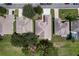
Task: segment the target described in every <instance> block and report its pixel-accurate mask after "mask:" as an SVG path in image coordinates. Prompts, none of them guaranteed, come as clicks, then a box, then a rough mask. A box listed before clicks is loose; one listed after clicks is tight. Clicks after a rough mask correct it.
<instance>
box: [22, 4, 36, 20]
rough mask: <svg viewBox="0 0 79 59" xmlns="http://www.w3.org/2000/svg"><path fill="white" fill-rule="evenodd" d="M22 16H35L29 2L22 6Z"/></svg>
mask: <svg viewBox="0 0 79 59" xmlns="http://www.w3.org/2000/svg"><path fill="white" fill-rule="evenodd" d="M23 16H25V17H28V18H31V19H32V18H33V17H34V16H35V11H34V9H33V7H32V5H30V4H26V5H25V6H24V7H23Z"/></svg>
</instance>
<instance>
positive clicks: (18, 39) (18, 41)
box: [11, 32, 23, 47]
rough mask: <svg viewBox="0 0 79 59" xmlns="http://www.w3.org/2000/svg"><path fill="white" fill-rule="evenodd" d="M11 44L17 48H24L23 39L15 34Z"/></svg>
mask: <svg viewBox="0 0 79 59" xmlns="http://www.w3.org/2000/svg"><path fill="white" fill-rule="evenodd" d="M11 44H12V45H13V46H16V47H23V37H22V36H21V35H20V34H18V33H16V32H14V33H13V35H12V39H11Z"/></svg>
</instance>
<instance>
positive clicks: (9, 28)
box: [0, 15, 14, 36]
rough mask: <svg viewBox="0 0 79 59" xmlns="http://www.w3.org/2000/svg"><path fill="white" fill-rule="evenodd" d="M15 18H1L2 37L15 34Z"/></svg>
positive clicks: (0, 31) (7, 16)
mask: <svg viewBox="0 0 79 59" xmlns="http://www.w3.org/2000/svg"><path fill="white" fill-rule="evenodd" d="M13 20H14V18H13V16H11V15H6V18H4V17H2V16H0V35H2V36H3V35H4V34H13Z"/></svg>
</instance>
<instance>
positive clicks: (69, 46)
mask: <svg viewBox="0 0 79 59" xmlns="http://www.w3.org/2000/svg"><path fill="white" fill-rule="evenodd" d="M52 42H53V44H54V46H55V47H57V48H58V55H60V56H63V55H64V56H77V55H79V41H75V42H72V41H67V40H65V38H62V37H60V36H54V37H53V39H52Z"/></svg>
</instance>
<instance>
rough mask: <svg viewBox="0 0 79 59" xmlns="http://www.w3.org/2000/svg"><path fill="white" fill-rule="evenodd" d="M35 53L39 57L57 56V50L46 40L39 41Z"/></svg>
mask: <svg viewBox="0 0 79 59" xmlns="http://www.w3.org/2000/svg"><path fill="white" fill-rule="evenodd" d="M36 50H37V53H38V54H39V55H41V56H48V55H57V50H56V49H55V47H53V43H51V42H50V41H48V40H44V39H43V40H40V42H39V43H38V45H37V49H36Z"/></svg>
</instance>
